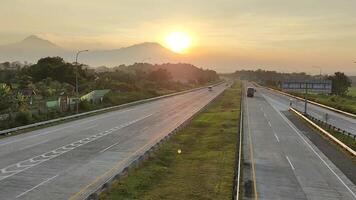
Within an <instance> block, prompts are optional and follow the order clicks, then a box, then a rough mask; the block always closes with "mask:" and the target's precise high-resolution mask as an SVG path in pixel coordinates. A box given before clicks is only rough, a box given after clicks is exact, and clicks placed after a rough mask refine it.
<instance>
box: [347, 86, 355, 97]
mask: <svg viewBox="0 0 356 200" xmlns="http://www.w3.org/2000/svg"><path fill="white" fill-rule="evenodd" d="M347 94H348V95H349V96H352V97H356V86H353V87H351V88H349V92H348V93H347Z"/></svg>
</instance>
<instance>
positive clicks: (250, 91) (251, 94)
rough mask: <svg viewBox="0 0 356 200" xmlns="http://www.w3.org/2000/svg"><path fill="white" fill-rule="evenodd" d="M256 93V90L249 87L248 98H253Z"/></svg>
mask: <svg viewBox="0 0 356 200" xmlns="http://www.w3.org/2000/svg"><path fill="white" fill-rule="evenodd" d="M255 92H256V90H255V88H252V87H248V88H247V97H253V96H254V94H255Z"/></svg>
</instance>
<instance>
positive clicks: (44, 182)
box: [16, 174, 58, 198]
mask: <svg viewBox="0 0 356 200" xmlns="http://www.w3.org/2000/svg"><path fill="white" fill-rule="evenodd" d="M57 176H58V174H57V175H55V176H53V177H51V178H49V179H47V180H45V181H43V182H41V183H40V184H38V185H36V186H35V187H33V188H31V189H29V190H26V191H25V192H23V193H21V194H19V195H17V196H16V198H19V197H21V196H23V195H25V194H27V193H29V192H31V191H32V190H34V189H36V188H38V187H40V186H41V185H43V184H46V183H48V182H49V181H51V180H53V179H55V178H56V177H57Z"/></svg>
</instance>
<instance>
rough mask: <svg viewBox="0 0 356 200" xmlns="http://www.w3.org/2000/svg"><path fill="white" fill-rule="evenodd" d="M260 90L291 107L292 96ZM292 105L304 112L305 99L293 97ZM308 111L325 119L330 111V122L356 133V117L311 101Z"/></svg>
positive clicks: (282, 104) (316, 116)
mask: <svg viewBox="0 0 356 200" xmlns="http://www.w3.org/2000/svg"><path fill="white" fill-rule="evenodd" d="M258 89H259V90H262V91H263V92H264V94H265V95H266V96H268V97H269V98H271V99H272V100H274V101H276V103H277V104H281V105H280V106H281V107H284V108H287V107H289V104H290V99H291V97H288V96H285V95H282V94H280V93H277V92H274V91H271V90H268V89H264V88H261V87H259V88H258ZM292 99H293V100H292V106H293V107H294V108H296V109H298V110H300V111H302V112H304V101H301V100H297V99H294V98H292ZM307 112H308V114H309V115H312V116H313V117H315V118H317V119H319V120H323V121H325V113H328V123H329V124H331V125H333V126H335V127H338V128H341V129H342V130H345V131H347V132H349V133H351V134H353V135H356V119H355V118H352V117H347V116H345V115H343V114H340V113H337V112H334V111H331V110H328V109H325V108H322V107H320V106H317V105H313V104H311V103H308V106H307Z"/></svg>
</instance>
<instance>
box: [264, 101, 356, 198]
mask: <svg viewBox="0 0 356 200" xmlns="http://www.w3.org/2000/svg"><path fill="white" fill-rule="evenodd" d="M263 96H264V95H263ZM264 97H265V96H264ZM272 108H273V109H274V110H275V111H277V113H278V114H279V115H280V116H281V117H282V119H283V120H284V121H285V122H287V124H288V125H289V126H290V127H291V128H292V129H293V130H294V131H295V132H296V133H297V135H298V136H299V137H300V138H301V139H302V140H303V141H304V143H305V144H306V145H307V146H308V147H309V148H310V149H311V150H312V152H313V153H314V154H315V155H316V156H317V157H318V158H319V159H320V160H321V161H322V163H324V165H325V166H326V167H327V168H328V169H329V170H330V171H331V172H332V173H333V174H334V175H335V176H336V178H337V179H338V180H339V181H340V182H341V183H342V184H343V185H344V186H345V187H346V189H347V190H348V191H349V192H350V193H351V195H352V196H353V197H354V198H355V199H356V194H355V193H354V192H353V191H352V190H351V189H350V187H349V186H347V185H346V183H345V182H344V181H343V180H342V179H341V178H340V177H339V175H337V174H336V172H335V171H334V170H333V169H332V168H331V167H330V165H329V164H328V163H327V162H326V161H325V160H324V159H323V158H322V157H321V156H320V154H319V153H318V152H316V151H315V149H314V148H313V147H312V146H311V145H310V144H309V142H307V141H306V140H305V139H304V138H303V137H302V135H301V134H300V133H299V130H298V129H297V128H296V127H295V126H294V124H292V123H291V122H290V121H289V120H288V119H287V118H286V117H285V116H283V115H282V113H281V112H279V111H278V110H277V109H276V108H275V107H274V106H273V105H272Z"/></svg>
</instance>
